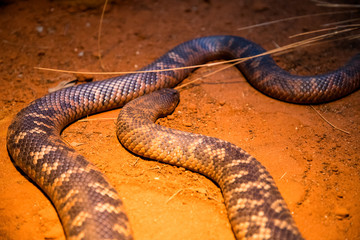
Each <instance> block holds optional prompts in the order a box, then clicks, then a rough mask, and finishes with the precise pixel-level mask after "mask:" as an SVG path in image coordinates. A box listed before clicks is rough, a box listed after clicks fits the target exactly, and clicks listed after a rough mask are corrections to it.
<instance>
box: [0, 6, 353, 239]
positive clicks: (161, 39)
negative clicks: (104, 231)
mask: <svg viewBox="0 0 360 240" xmlns="http://www.w3.org/2000/svg"><path fill="white" fill-rule="evenodd" d="M69 2H70V1H44V0H43V1H35V0H29V1H2V2H1V3H2V5H1V6H0V16H1V17H0V26H1V28H0V36H1V37H0V38H1V42H0V48H1V53H0V71H1V76H0V82H1V84H0V91H1V96H0V101H1V105H0V109H1V111H0V123H1V124H0V147H1V151H0V169H1V170H0V191H1V195H0V238H1V239H48V240H49V239H64V238H65V237H64V233H63V230H62V227H61V223H60V221H59V219H58V216H57V214H56V211H55V210H54V208H53V206H52V204H51V203H50V201H49V200H48V199H47V198H46V196H44V194H43V193H42V192H41V191H40V190H39V189H38V188H37V187H36V186H35V185H34V184H32V183H31V182H29V181H28V180H27V179H26V178H25V177H24V176H23V175H22V174H21V173H20V172H19V171H18V170H17V169H16V168H15V166H14V165H13V163H12V161H11V159H10V157H9V155H8V152H7V150H6V142H5V138H6V133H7V127H8V126H9V124H10V121H11V120H12V118H13V117H14V116H15V114H16V113H17V112H18V111H19V110H20V109H22V108H23V107H25V106H26V105H27V104H29V103H30V102H31V101H32V100H34V99H36V98H39V97H41V96H43V95H44V94H46V93H47V91H48V89H49V88H51V87H54V86H56V85H57V84H58V83H59V82H60V81H64V80H72V79H75V76H74V75H73V74H69V73H53V72H48V71H40V70H36V69H34V67H36V66H40V67H50V68H57V69H66V70H81V71H102V69H101V67H100V64H99V59H98V57H97V44H98V42H97V36H98V26H99V20H100V15H101V11H102V6H101V3H102V1H100V4H99V3H98V1H78V2H84V3H78V4H71V3H69ZM89 2H93V3H91V4H89ZM285 9H286V11H285ZM344 10H346V11H349V10H350V9H342V8H325V7H320V6H316V4H315V3H314V2H311V1H308V0H304V1H285V0H267V1H261V0H258V1H251V0H244V1H235V0H229V1H221V0H185V1H169V0H157V1H150V0H147V1H140V0H135V1H130V0H129V1H127V0H124V1H114V2H113V3H112V4H110V5H109V6H108V8H107V10H106V12H105V16H104V21H103V29H102V38H101V49H102V56H103V64H104V70H105V71H129V70H136V69H139V68H140V67H143V66H145V65H147V64H148V63H150V62H152V61H153V60H155V59H156V58H157V57H159V56H161V55H162V54H163V53H165V52H166V51H168V50H169V49H171V48H172V47H174V46H176V45H177V44H179V43H181V42H183V41H186V40H189V39H192V38H195V37H200V36H207V35H214V34H231V35H239V36H243V37H245V38H248V39H250V40H253V41H255V42H257V43H259V44H261V45H262V46H263V47H264V48H266V49H268V50H270V49H274V48H276V47H278V46H284V45H286V44H289V43H291V42H294V41H297V40H298V39H297V38H295V39H290V38H289V36H291V35H293V34H297V33H301V32H305V31H310V30H315V29H320V28H324V26H323V24H327V23H332V22H336V21H342V20H347V19H350V18H358V17H359V12H351V13H349V12H346V13H342V14H332V15H324V16H312V17H305V18H302V19H297V20H292V21H283V22H278V23H275V24H272V25H267V26H263V27H257V28H251V29H245V30H239V28H242V27H245V26H250V25H254V24H258V23H262V22H267V21H272V20H277V19H283V18H289V17H294V16H301V15H308V14H315V13H322V12H330V11H331V12H334V11H344ZM359 43H360V41H359V40H352V41H347V40H342V41H337V42H330V43H326V44H320V45H315V46H313V47H308V48H302V49H298V50H296V51H295V52H292V53H288V54H285V55H282V56H276V61H277V62H278V63H279V65H280V66H282V67H283V68H285V69H286V70H288V71H290V72H291V73H294V74H301V75H309V74H320V73H323V72H326V71H328V70H333V69H336V68H337V67H339V66H341V65H342V64H344V63H345V62H346V61H347V60H348V59H350V57H351V56H353V55H355V54H356V53H358V52H359V50H360V44H359ZM215 70H216V68H202V69H199V70H197V71H196V72H195V73H193V74H192V75H191V76H190V77H189V78H188V79H186V80H185V82H188V81H191V80H193V79H196V78H198V77H202V76H204V75H206V74H208V73H210V72H213V71H215ZM106 77H108V76H106V75H104V76H101V75H100V76H96V77H95V80H101V79H104V78H106ZM314 109H316V110H317V111H318V112H319V113H321V114H322V115H323V116H324V117H325V118H326V119H327V120H328V121H330V122H331V123H332V124H334V125H335V126H337V127H339V128H342V129H344V130H346V131H348V132H349V134H347V133H344V132H341V131H339V130H336V129H334V128H333V127H331V126H330V125H329V124H328V123H326V122H325V121H324V120H323V119H322V118H320V117H319V115H318V114H317V113H316V112H315V110H314ZM119 111H120V110H115V111H110V112H106V113H102V114H97V115H94V116H91V117H89V118H88V119H86V120H85V121H78V122H76V123H74V124H72V125H71V126H69V127H68V128H66V129H65V130H64V132H63V135H62V136H63V138H64V139H65V140H66V141H67V142H69V143H70V144H72V145H73V146H75V148H76V149H77V150H78V151H79V152H80V153H82V154H83V155H84V156H86V157H87V159H89V160H90V161H91V162H93V163H95V164H96V165H97V166H98V167H99V168H100V169H101V170H102V171H103V172H104V173H105V174H106V175H107V177H108V179H109V180H110V182H111V183H112V185H113V186H114V187H115V188H116V189H117V190H118V192H119V193H120V194H121V198H122V199H123V201H124V204H125V206H126V209H127V212H128V215H129V218H130V221H131V225H132V227H133V231H134V236H135V239H137V240H141V239H161V240H164V239H224V240H227V239H234V236H233V234H232V231H231V227H230V224H229V222H228V219H227V215H226V209H225V207H224V205H223V199H222V195H221V192H220V190H219V188H218V187H217V186H216V185H215V184H214V183H213V182H212V181H210V180H209V179H207V178H205V177H203V176H201V175H199V174H197V173H193V172H190V171H187V170H185V169H183V168H178V167H173V166H169V165H165V164H162V163H159V162H156V161H146V160H143V159H140V158H137V157H135V156H134V155H132V154H131V153H129V152H127V151H126V150H125V149H124V148H123V147H122V146H121V145H120V144H119V142H118V140H117V138H116V135H115V125H114V119H115V118H116V117H117V114H118V113H119ZM173 116H174V117H172V118H168V119H163V120H160V121H159V122H160V123H161V124H164V125H166V126H171V127H173V128H177V129H182V130H185V131H190V132H195V133H202V134H206V135H210V136H214V137H218V138H221V139H224V140H227V141H230V142H233V143H235V144H236V145H238V146H240V147H242V148H244V149H245V150H246V151H248V152H249V153H251V154H252V155H253V156H254V157H256V158H257V159H258V160H259V161H260V162H261V163H262V164H263V165H264V166H265V167H266V168H267V169H268V170H269V172H270V173H271V174H272V176H273V177H274V179H275V181H276V183H277V185H278V187H279V189H280V192H281V193H282V195H283V197H284V199H285V201H286V202H287V203H288V206H289V208H290V210H291V212H292V213H293V216H294V219H295V221H296V223H297V225H298V227H299V229H300V231H301V233H302V234H303V236H304V237H305V238H306V239H316V240H319V239H326V240H335V239H360V202H359V198H360V166H359V160H360V155H359V151H360V135H359V132H360V91H357V92H355V93H353V94H351V95H350V96H347V97H345V98H343V99H340V100H338V101H335V102H331V103H327V104H321V105H316V106H314V107H313V108H312V107H310V106H304V105H296V104H289V103H284V102H281V101H277V100H274V99H271V98H269V97H267V96H265V95H263V94H261V93H260V92H258V91H257V90H255V89H254V88H252V87H251V86H250V85H249V84H248V83H247V82H246V80H245V79H244V78H243V77H242V75H241V73H240V72H239V71H238V70H237V69H235V68H229V69H227V70H225V71H221V72H219V73H216V74H213V75H211V76H209V77H206V78H204V79H203V80H202V81H201V82H197V83H196V84H195V85H192V86H189V87H187V88H185V89H184V90H182V91H181V103H180V105H179V106H178V108H177V109H176V111H175V112H174V114H173Z"/></svg>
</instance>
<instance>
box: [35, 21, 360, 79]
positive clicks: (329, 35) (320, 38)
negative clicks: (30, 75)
mask: <svg viewBox="0 0 360 240" xmlns="http://www.w3.org/2000/svg"><path fill="white" fill-rule="evenodd" d="M350 26H351V25H350ZM358 29H360V27H359V26H358V25H357V26H355V27H349V28H344V29H341V30H337V29H335V31H333V32H330V33H326V34H322V35H319V36H315V37H312V38H308V39H305V40H302V41H297V42H295V43H291V44H288V45H285V46H283V47H280V48H276V49H273V50H269V51H266V52H264V53H261V54H258V55H254V56H251V57H246V58H237V59H232V60H228V61H221V62H216V63H206V64H199V65H193V66H186V67H179V68H168V69H159V70H149V71H122V72H79V71H70V70H59V69H53V68H43V67H35V69H38V70H45V71H53V72H62V73H76V74H89V75H104V74H108V75H123V74H130V73H146V72H166V71H176V70H182V69H194V68H199V67H209V66H214V65H221V64H225V63H234V64H237V63H240V62H241V61H246V60H248V59H252V58H256V57H260V56H265V55H270V54H279V53H284V52H288V51H291V50H293V49H295V48H299V47H304V46H309V45H311V44H314V43H319V42H321V41H326V40H328V39H330V38H334V37H336V36H338V35H340V34H344V33H349V32H351V31H355V30H358ZM339 39H353V36H346V37H342V38H339Z"/></svg>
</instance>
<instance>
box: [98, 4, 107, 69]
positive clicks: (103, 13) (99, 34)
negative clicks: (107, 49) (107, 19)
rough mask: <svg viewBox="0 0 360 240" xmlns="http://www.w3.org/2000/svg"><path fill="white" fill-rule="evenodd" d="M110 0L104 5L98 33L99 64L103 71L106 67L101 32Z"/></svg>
mask: <svg viewBox="0 0 360 240" xmlns="http://www.w3.org/2000/svg"><path fill="white" fill-rule="evenodd" d="M107 2H108V0H105V3H104V7H103V10H102V12H101V17H100V23H99V32H98V53H99V63H100V67H101V69H102V70H103V71H105V68H104V65H103V63H102V57H101V47H100V46H101V30H102V24H103V20H104V15H105V9H106V5H107Z"/></svg>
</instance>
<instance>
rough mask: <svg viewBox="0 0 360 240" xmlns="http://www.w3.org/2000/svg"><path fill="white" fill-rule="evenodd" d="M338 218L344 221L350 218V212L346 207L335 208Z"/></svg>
mask: <svg viewBox="0 0 360 240" xmlns="http://www.w3.org/2000/svg"><path fill="white" fill-rule="evenodd" d="M335 215H336V218H337V219H339V220H342V219H344V218H348V217H349V216H350V214H349V211H348V210H347V209H346V208H345V207H336V208H335Z"/></svg>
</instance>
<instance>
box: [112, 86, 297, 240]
mask: <svg viewBox="0 0 360 240" xmlns="http://www.w3.org/2000/svg"><path fill="white" fill-rule="evenodd" d="M178 102H179V93H178V91H176V90H175V89H166V88H165V89H161V90H158V91H156V92H153V93H151V94H148V95H145V96H142V97H140V98H137V99H135V100H133V101H131V102H130V103H128V104H127V105H125V106H124V108H123V109H122V110H121V112H120V114H119V117H118V120H117V130H116V131H117V136H118V139H119V141H120V142H121V143H122V144H123V145H124V147H126V148H127V149H128V150H130V151H132V152H134V153H135V154H138V155H140V156H143V157H147V158H151V159H155V160H159V161H162V162H165V163H169V164H172V165H177V166H181V167H185V168H187V169H189V170H192V171H195V172H198V173H201V174H203V175H205V176H207V177H209V178H210V179H212V180H213V181H215V182H216V183H218V185H219V186H220V188H221V190H222V193H223V196H224V202H225V205H226V209H227V210H228V216H229V219H230V223H231V226H232V228H233V231H234V234H235V236H236V237H237V239H250V238H251V239H288V240H291V239H302V237H301V235H300V233H299V231H298V229H297V227H296V226H295V223H294V221H293V219H292V217H291V214H290V212H289V210H288V208H287V206H286V203H285V202H284V200H283V198H282V197H281V195H280V192H279V191H278V189H277V187H276V186H275V183H274V180H273V179H272V177H271V176H270V174H269V173H268V172H267V171H266V169H265V168H264V167H263V166H262V165H261V164H260V163H259V162H258V161H257V160H256V159H255V158H253V157H252V156H251V155H249V154H248V153H246V152H245V151H244V150H243V149H241V148H239V147H237V146H235V145H234V144H231V143H229V142H226V141H223V140H221V139H217V138H213V137H208V136H204V135H200V134H193V133H188V132H183V131H179V130H174V129H170V128H166V127H163V126H160V125H158V124H154V122H155V120H156V119H157V118H158V117H161V116H165V115H167V114H168V113H169V112H172V111H173V110H174V108H175V106H176V105H177V103H178Z"/></svg>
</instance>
